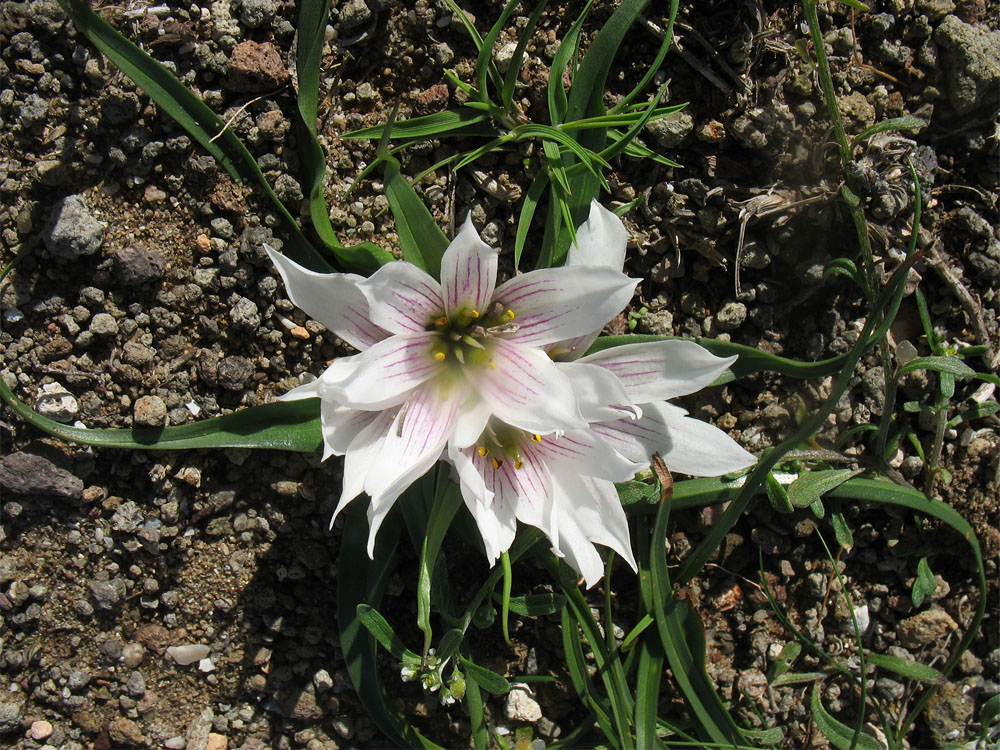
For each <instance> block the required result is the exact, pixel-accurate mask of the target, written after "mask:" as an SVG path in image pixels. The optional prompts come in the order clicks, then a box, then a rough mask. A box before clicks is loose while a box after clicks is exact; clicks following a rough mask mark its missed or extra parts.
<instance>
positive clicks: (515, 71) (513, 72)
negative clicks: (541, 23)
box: [500, 0, 548, 115]
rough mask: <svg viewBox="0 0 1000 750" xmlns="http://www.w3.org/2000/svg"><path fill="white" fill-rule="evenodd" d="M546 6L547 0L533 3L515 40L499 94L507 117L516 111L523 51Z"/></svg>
mask: <svg viewBox="0 0 1000 750" xmlns="http://www.w3.org/2000/svg"><path fill="white" fill-rule="evenodd" d="M547 4H548V1H547V0H538V2H536V3H535V10H534V11H533V12H532V14H531V17H530V18H529V19H528V23H526V24H525V26H524V28H523V29H521V36H520V37H519V38H518V40H517V47H516V48H515V50H514V56H513V57H512V58H511V60H510V62H509V63H508V65H507V73H506V74H505V75H504V78H503V90H502V92H501V94H500V102H501V106H502V107H503V109H504V111H505V112H507V114H508V115H513V114H514V113H515V111H516V110H515V107H514V87H515V85H516V84H517V77H518V76H519V75H520V73H521V66H522V65H523V64H524V50H525V49H527V47H528V43H529V42H530V41H531V36H532V34H534V32H535V25H536V24H537V23H538V18H539V17H540V16H541V15H542V11H543V10H545V6H546V5H547Z"/></svg>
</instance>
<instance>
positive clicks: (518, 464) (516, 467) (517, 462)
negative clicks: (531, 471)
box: [514, 459, 524, 469]
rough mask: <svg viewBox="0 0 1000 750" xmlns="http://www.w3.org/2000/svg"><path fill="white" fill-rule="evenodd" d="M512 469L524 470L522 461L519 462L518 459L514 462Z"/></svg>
mask: <svg viewBox="0 0 1000 750" xmlns="http://www.w3.org/2000/svg"><path fill="white" fill-rule="evenodd" d="M514 468H515V469H523V468H524V461H521V460H520V459H518V460H517V461H515V462H514Z"/></svg>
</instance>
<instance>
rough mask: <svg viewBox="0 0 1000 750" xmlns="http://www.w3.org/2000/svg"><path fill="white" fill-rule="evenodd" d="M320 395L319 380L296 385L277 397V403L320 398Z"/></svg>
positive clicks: (320, 384)
mask: <svg viewBox="0 0 1000 750" xmlns="http://www.w3.org/2000/svg"><path fill="white" fill-rule="evenodd" d="M310 377H312V376H310ZM321 393H322V383H321V382H320V380H319V378H312V380H310V381H308V382H306V383H303V384H302V385H297V386H295V387H294V388H292V390H290V391H288V392H287V393H282V394H281V395H280V396H278V401H301V400H302V399H305V398H320V397H321Z"/></svg>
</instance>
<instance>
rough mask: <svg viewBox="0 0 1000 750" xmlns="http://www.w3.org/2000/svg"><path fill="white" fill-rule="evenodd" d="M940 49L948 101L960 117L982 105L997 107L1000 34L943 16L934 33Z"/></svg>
mask: <svg viewBox="0 0 1000 750" xmlns="http://www.w3.org/2000/svg"><path fill="white" fill-rule="evenodd" d="M934 41H935V42H937V43H938V45H939V46H940V47H941V56H942V58H943V59H942V64H941V70H943V71H945V80H946V83H947V88H948V99H949V101H950V102H951V106H953V107H954V108H955V111H956V112H958V114H960V115H967V114H970V113H971V112H973V111H974V110H976V109H978V108H979V106H980V105H984V107H985V109H987V110H990V111H993V110H995V109H996V108H997V99H998V97H997V90H998V88H1000V31H986V30H983V29H980V28H977V27H976V26H972V25H971V24H967V23H965V22H964V21H962V20H961V19H960V18H958V16H946V17H945V19H944V20H943V21H942V22H941V24H940V25H939V26H938V27H937V29H936V30H935V31H934Z"/></svg>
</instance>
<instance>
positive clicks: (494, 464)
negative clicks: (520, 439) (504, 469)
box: [492, 456, 503, 471]
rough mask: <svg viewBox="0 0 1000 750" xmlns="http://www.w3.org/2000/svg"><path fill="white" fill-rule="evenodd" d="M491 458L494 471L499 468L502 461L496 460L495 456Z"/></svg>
mask: <svg viewBox="0 0 1000 750" xmlns="http://www.w3.org/2000/svg"><path fill="white" fill-rule="evenodd" d="M492 460H493V470H494V471H496V470H497V469H499V468H500V467H501V466H503V461H498V460H497V459H496V456H494V457H493V459H492Z"/></svg>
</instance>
